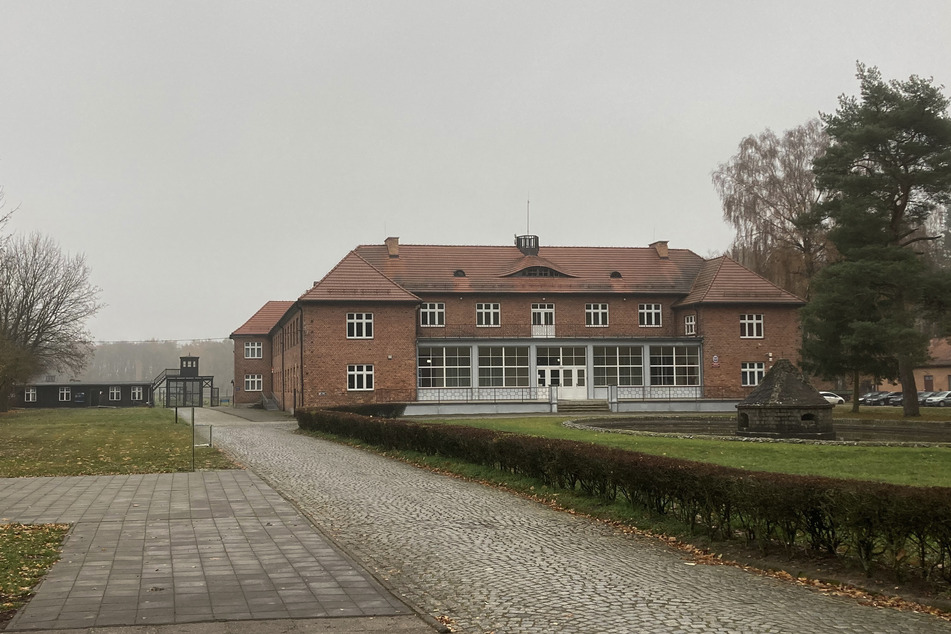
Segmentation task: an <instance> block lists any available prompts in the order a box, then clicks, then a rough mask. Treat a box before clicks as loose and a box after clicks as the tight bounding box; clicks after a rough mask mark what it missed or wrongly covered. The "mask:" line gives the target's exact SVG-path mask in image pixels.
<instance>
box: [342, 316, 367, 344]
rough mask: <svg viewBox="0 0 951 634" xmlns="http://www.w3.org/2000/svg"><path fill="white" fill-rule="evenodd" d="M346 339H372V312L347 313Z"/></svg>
mask: <svg viewBox="0 0 951 634" xmlns="http://www.w3.org/2000/svg"><path fill="white" fill-rule="evenodd" d="M347 339H373V313H347Z"/></svg>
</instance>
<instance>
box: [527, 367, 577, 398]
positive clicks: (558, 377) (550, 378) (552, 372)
mask: <svg viewBox="0 0 951 634" xmlns="http://www.w3.org/2000/svg"><path fill="white" fill-rule="evenodd" d="M538 387H557V388H558V398H559V399H562V400H585V399H587V398H588V387H587V381H586V380H585V368H584V366H573V367H571V366H562V367H541V368H538Z"/></svg>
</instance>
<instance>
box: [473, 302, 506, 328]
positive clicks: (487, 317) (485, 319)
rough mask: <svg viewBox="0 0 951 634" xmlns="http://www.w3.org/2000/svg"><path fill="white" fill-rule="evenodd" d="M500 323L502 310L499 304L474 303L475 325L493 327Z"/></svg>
mask: <svg viewBox="0 0 951 634" xmlns="http://www.w3.org/2000/svg"><path fill="white" fill-rule="evenodd" d="M501 323H502V310H501V307H500V305H499V304H476V326H479V327H482V328H495V327H498V326H499V325H501Z"/></svg>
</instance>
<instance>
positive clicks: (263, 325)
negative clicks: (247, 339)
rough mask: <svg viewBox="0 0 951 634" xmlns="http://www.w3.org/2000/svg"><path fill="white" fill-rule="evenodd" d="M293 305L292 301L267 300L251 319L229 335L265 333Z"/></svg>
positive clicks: (269, 330)
mask: <svg viewBox="0 0 951 634" xmlns="http://www.w3.org/2000/svg"><path fill="white" fill-rule="evenodd" d="M293 305H294V302H284V301H271V302H268V303H266V304H265V305H264V306H262V307H261V309H260V310H258V312H256V313H254V315H253V316H252V317H251V319H249V320H247V321H246V322H244V325H243V326H241V327H240V328H238V329H237V330H235V331H234V332H233V333H231V336H232V337H234V336H244V335H266V334H268V333H269V332H271V329H272V328H273V327H274V326H276V325H277V322H279V321H280V320H281V317H283V316H284V313H286V312H287V311H288V309H290V307H291V306H293Z"/></svg>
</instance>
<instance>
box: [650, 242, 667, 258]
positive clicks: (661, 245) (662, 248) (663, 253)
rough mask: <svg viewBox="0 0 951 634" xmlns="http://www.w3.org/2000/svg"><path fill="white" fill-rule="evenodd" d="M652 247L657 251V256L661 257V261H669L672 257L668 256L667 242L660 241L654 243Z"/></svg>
mask: <svg viewBox="0 0 951 634" xmlns="http://www.w3.org/2000/svg"><path fill="white" fill-rule="evenodd" d="M650 246H652V247H654V250H655V251H657V255H658V256H660V259H661V260H667V259H669V257H670V256H669V255H668V254H667V241H666V240H658V241H657V242H654V243H652V244H651V245H650Z"/></svg>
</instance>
